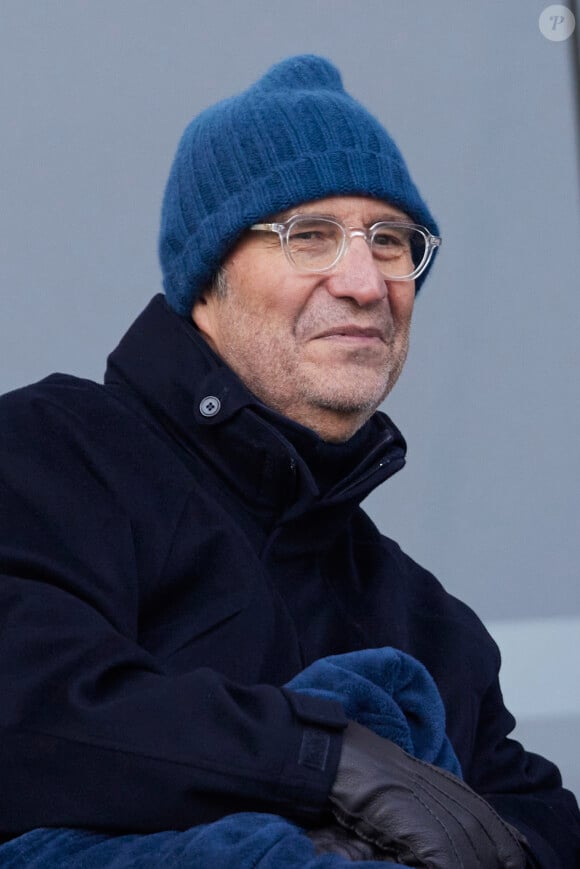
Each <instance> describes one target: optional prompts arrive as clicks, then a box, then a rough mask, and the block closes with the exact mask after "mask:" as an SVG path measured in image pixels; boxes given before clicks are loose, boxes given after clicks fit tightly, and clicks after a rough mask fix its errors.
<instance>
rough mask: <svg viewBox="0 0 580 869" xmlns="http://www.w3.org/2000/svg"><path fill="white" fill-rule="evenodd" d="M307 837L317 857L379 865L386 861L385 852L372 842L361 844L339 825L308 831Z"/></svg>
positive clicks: (349, 831)
mask: <svg viewBox="0 0 580 869" xmlns="http://www.w3.org/2000/svg"><path fill="white" fill-rule="evenodd" d="M307 835H308V838H309V839H310V840H311V841H312V843H313V845H314V848H315V850H316V853H317V854H318V855H321V854H338V855H339V856H340V857H345V858H346V859H347V860H351V861H352V862H354V863H361V862H365V861H367V860H374V861H375V862H377V863H381V862H384V861H385V860H387V859H388V858H387V856H386V854H385V852H384V851H383V850H382V849H381V848H379V847H378V846H377V845H373V844H372V842H363V840H362V839H359V837H358V836H357V835H356V833H353V832H352V831H351V830H345V828H344V827H341V826H340V825H339V824H332V825H331V826H329V827H319V828H318V829H316V830H309V831H308V833H307ZM389 862H390V861H389ZM391 865H392V863H391Z"/></svg>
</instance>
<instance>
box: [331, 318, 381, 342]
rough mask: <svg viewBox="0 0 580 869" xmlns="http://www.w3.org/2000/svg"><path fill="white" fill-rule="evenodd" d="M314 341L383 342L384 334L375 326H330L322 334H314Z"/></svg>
mask: <svg viewBox="0 0 580 869" xmlns="http://www.w3.org/2000/svg"><path fill="white" fill-rule="evenodd" d="M314 337H315V339H320V338H342V339H345V340H352V341H355V342H356V341H360V342H363V343H364V342H367V341H377V340H379V341H384V332H383V331H382V330H381V329H378V328H377V327H376V326H356V325H354V324H349V323H347V324H344V325H339V326H330V327H329V328H328V329H325V330H324V331H323V332H319V333H318V334H316V335H315V336H314Z"/></svg>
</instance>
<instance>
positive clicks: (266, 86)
mask: <svg viewBox="0 0 580 869" xmlns="http://www.w3.org/2000/svg"><path fill="white" fill-rule="evenodd" d="M349 194H350V195H353V194H359V195H364V196H372V197H375V198H377V199H383V200H386V201H387V202H390V203H391V204H392V205H394V206H396V207H397V208H400V209H401V210H402V211H404V212H406V213H407V214H408V215H409V216H410V217H411V218H412V219H413V220H414V221H415V222H416V223H419V224H421V225H422V226H425V227H427V229H428V230H430V232H432V233H433V234H434V235H438V228H437V225H436V223H435V221H434V219H433V217H432V216H431V214H430V212H429V210H428V208H427V206H426V204H425V203H424V202H423V200H422V199H421V196H420V195H419V192H418V190H417V188H416V187H415V185H414V184H413V181H412V180H411V177H410V175H409V172H408V170H407V167H406V165H405V161H404V160H403V157H402V155H401V153H400V151H399V149H398V148H397V146H396V145H395V143H394V142H393V140H392V139H391V137H390V136H389V134H388V133H387V132H386V130H385V129H384V128H383V127H382V125H381V124H380V123H379V122H378V121H377V120H376V118H374V117H373V116H372V115H371V114H370V113H369V112H368V111H367V110H366V109H365V108H364V107H363V106H362V105H361V104H360V103H359V102H357V101H356V100H355V99H354V98H353V97H351V96H350V95H349V94H347V93H346V91H345V90H344V87H343V84H342V80H341V77H340V73H339V71H338V70H337V69H336V67H334V66H333V65H332V64H331V63H330V62H329V61H328V60H325V59H324V58H321V57H316V56H315V55H299V56H297V57H290V58H288V59H287V60H283V61H281V62H280V63H278V64H276V65H275V66H273V67H272V68H271V69H270V70H269V71H268V72H267V73H266V74H265V75H264V76H263V77H262V78H261V79H259V80H258V81H257V82H256V83H255V84H253V85H252V86H251V87H249V88H248V89H247V90H245V91H243V92H242V93H240V94H238V95H236V96H233V97H230V98H229V99H226V100H223V101H221V102H219V103H217V104H216V105H214V106H211V107H210V108H208V109H206V110H205V111H203V112H202V113H201V114H200V115H198V116H197V117H196V118H194V120H193V121H192V122H191V123H190V124H189V126H188V127H187V128H186V130H185V132H184V134H183V136H182V138H181V141H180V143H179V147H178V149H177V154H176V156H175V160H174V162H173V166H172V168H171V172H170V175H169V180H168V182H167V187H166V190H165V196H164V199H163V208H162V215H161V233H160V239H159V257H160V261H161V269H162V272H163V285H164V288H165V293H166V296H167V301H168V303H169V304H170V306H171V307H172V308H173V309H174V310H175V311H177V313H179V314H182V315H184V316H189V314H190V312H191V308H192V306H193V302H194V300H195V298H196V297H197V296H198V295H199V293H200V292H201V291H202V289H203V288H204V287H205V286H206V285H207V284H208V283H209V282H210V281H211V279H212V278H213V276H214V275H215V273H216V272H217V270H218V269H219V267H220V264H221V262H222V261H223V259H224V257H225V256H226V254H227V253H228V252H229V251H230V250H231V248H232V247H233V245H234V244H235V242H236V240H237V239H238V237H239V236H240V235H241V233H242V232H243V231H244V230H245V229H247V228H248V227H249V226H251V225H252V224H253V223H257V222H260V221H263V220H265V219H266V218H267V217H268V216H270V215H274V214H276V213H278V212H280V211H286V210H287V209H288V208H291V207H293V206H295V205H299V204H300V203H303V202H309V201H312V200H314V199H322V198H324V197H326V196H332V195H343V196H345V195H349ZM427 271H428V269H427V270H426V271H425V272H423V274H422V275H421V276H420V277H419V279H418V280H417V289H419V286H420V284H421V283H422V281H423V280H424V278H425V276H426V273H427Z"/></svg>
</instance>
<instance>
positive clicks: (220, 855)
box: [0, 648, 461, 869]
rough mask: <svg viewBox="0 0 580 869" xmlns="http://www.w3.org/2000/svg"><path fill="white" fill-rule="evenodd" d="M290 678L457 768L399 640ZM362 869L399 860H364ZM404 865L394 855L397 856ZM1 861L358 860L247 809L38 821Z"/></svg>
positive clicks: (170, 867) (285, 868)
mask: <svg viewBox="0 0 580 869" xmlns="http://www.w3.org/2000/svg"><path fill="white" fill-rule="evenodd" d="M288 687H289V688H291V689H292V690H294V691H297V692H301V693H310V694H316V695H318V696H321V697H328V698H329V699H333V700H338V701H339V702H340V703H342V705H343V706H344V709H345V712H346V714H347V716H348V717H349V718H351V719H354V720H356V721H358V722H359V723H360V724H363V725H365V727H369V728H371V729H372V730H374V731H375V732H376V733H378V734H379V735H381V736H385V737H387V738H389V739H392V740H393V742H396V743H397V744H398V745H400V746H401V748H404V749H405V751H408V752H410V753H411V754H413V755H415V756H416V757H419V758H421V759H422V760H426V761H428V762H429V763H434V764H437V765H438V766H441V767H443V768H445V769H447V770H449V771H450V772H453V773H455V774H456V775H460V774H461V771H460V768H459V763H458V761H457V758H456V757H455V754H454V752H453V749H452V748H451V745H450V743H449V740H448V739H447V737H446V735H445V713H444V709H443V703H442V701H441V698H440V697H439V694H438V691H437V688H436V687H435V684H434V682H433V680H432V679H431V676H430V675H429V674H428V673H427V671H426V670H425V668H424V667H423V666H422V665H421V664H420V663H418V662H417V661H416V660H414V659H413V658H411V657H409V656H408V655H405V654H403V653H402V652H399V651H397V650H396V649H391V648H385V649H369V650H366V651H362V652H351V653H349V654H346V655H336V656H333V657H328V658H323V659H321V660H320V661H316V662H315V663H314V664H312V665H311V666H310V667H307V668H306V669H305V670H304V671H303V672H302V673H299V674H298V676H296V677H295V678H294V679H292V681H291V682H289V683H288ZM357 865H358V866H360V867H361V869H364V867H366V869H371V867H376V869H379V867H388V866H395V864H394V863H384V862H375V861H360V862H358V864H357ZM397 865H398V864H397ZM0 866H2V867H3V869H25V867H26V869H57V867H58V869H63V867H70V869H104V867H106V869H159V867H160V866H163V867H164V869H182V867H191V869H194V867H195V869H198V867H220V869H250V867H251V869H298V867H301V869H340V867H347V866H352V862H351V861H350V860H347V859H345V858H343V857H339V856H338V855H335V854H324V855H318V856H317V855H316V854H315V851H314V846H313V844H312V842H311V841H310V839H309V838H308V837H307V836H306V834H305V833H304V831H303V830H302V829H301V828H300V827H298V826H296V825H295V824H292V823H290V822H289V821H287V820H285V819H284V818H281V817H278V816H276V815H268V814H259V813H250V812H243V813H239V814H236V815H229V816H228V817H225V818H222V819H221V820H219V821H216V822H215V823H213V824H205V825H203V826H199V827H192V828H191V829H189V830H186V831H183V832H181V831H167V832H163V833H153V834H149V835H135V834H129V835H125V836H107V835H104V834H102V833H95V832H92V831H90V830H69V829H62V830H54V829H39V830H32V831H31V832H30V833H26V834H25V835H23V836H20V837H18V838H17V839H13V840H12V841H11V842H8V843H6V844H5V845H3V846H1V847H0Z"/></svg>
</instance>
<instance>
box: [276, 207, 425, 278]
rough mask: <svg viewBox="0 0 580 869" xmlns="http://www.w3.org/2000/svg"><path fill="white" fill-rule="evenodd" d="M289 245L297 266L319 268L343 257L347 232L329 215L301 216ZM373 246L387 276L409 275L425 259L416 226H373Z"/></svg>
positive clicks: (421, 241)
mask: <svg viewBox="0 0 580 869" xmlns="http://www.w3.org/2000/svg"><path fill="white" fill-rule="evenodd" d="M286 244H287V248H288V253H289V255H290V257H291V259H292V261H293V263H294V264H295V265H296V266H297V267H298V268H301V269H306V270H313V271H320V270H323V269H325V268H329V267H330V266H332V265H333V264H334V263H335V262H336V261H337V260H338V259H339V258H340V255H341V254H342V252H343V249H344V245H345V244H346V232H345V230H344V228H343V227H342V226H341V225H340V224H338V223H335V222H334V221H332V220H327V219H326V218H322V217H315V218H308V217H300V218H297V219H296V220H294V221H293V222H292V224H291V225H290V227H289V231H288V235H287V240H286ZM370 246H371V250H372V254H373V257H374V259H375V261H376V263H377V266H378V268H379V269H380V271H381V273H382V274H383V275H384V276H385V277H393V278H395V277H406V276H411V275H412V274H413V272H414V271H415V269H417V268H418V266H420V265H421V263H422V262H423V259H424V257H425V253H426V249H427V239H426V237H425V235H424V234H423V233H422V232H421V231H420V230H418V229H415V228H414V227H409V226H405V225H404V224H401V225H397V224H391V223H379V224H376V226H375V227H374V229H373V232H372V235H371V237H370Z"/></svg>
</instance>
